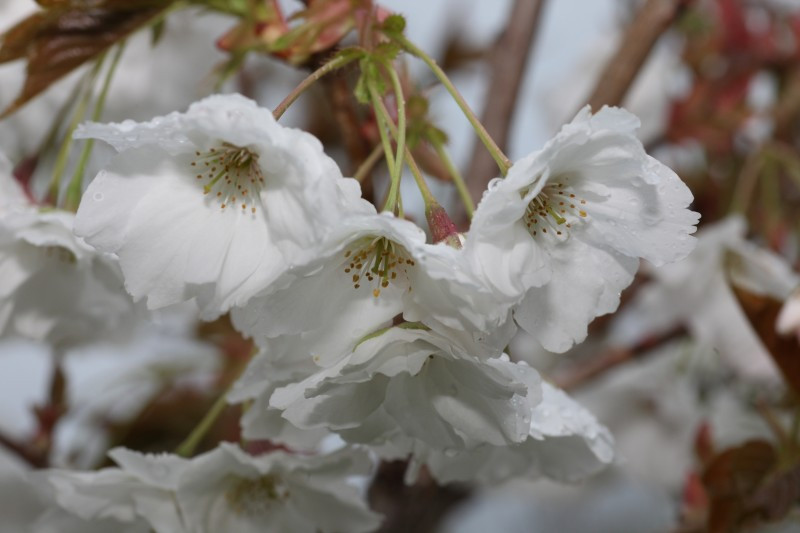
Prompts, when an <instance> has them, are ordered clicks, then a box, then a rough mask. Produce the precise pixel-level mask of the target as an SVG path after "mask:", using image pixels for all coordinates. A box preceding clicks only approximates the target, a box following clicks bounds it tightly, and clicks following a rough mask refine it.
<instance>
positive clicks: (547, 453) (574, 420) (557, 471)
mask: <svg viewBox="0 0 800 533" xmlns="http://www.w3.org/2000/svg"><path fill="white" fill-rule="evenodd" d="M531 407H532V411H531V412H532V414H531V423H530V431H529V434H528V437H527V438H526V439H525V440H524V441H522V442H521V443H518V444H511V445H508V446H493V445H488V444H482V445H478V446H476V447H475V448H472V449H467V450H464V451H459V452H452V451H451V452H449V453H448V452H439V451H430V452H429V453H428V454H427V456H425V457H424V462H425V464H426V465H427V467H428V469H429V470H430V472H431V474H433V476H434V477H436V479H437V480H439V481H440V482H444V483H447V482H452V481H465V482H466V481H477V482H481V483H496V482H501V481H506V480H508V479H510V478H514V477H520V478H527V479H535V478H539V477H547V478H550V479H554V480H557V481H577V480H580V479H584V478H586V477H588V476H590V475H592V474H595V473H597V472H599V471H600V470H602V469H604V468H606V467H607V466H608V465H609V464H611V462H612V461H613V459H614V439H613V437H612V436H611V433H610V432H609V431H608V429H606V428H605V427H603V426H602V425H601V424H600V423H599V422H598V421H597V419H596V418H595V417H594V415H592V414H591V413H590V412H589V411H587V410H586V409H584V408H583V407H582V406H581V405H580V404H578V403H577V402H576V401H574V400H573V399H571V398H570V397H569V396H567V394H566V393H565V392H564V391H562V390H560V389H557V388H556V387H553V386H552V385H550V384H549V383H546V382H545V383H542V398H541V401H540V402H538V403H532V405H531ZM416 460H417V461H420V458H419V457H417V458H416Z"/></svg>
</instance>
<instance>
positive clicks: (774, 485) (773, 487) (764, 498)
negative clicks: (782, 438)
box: [750, 465, 800, 522]
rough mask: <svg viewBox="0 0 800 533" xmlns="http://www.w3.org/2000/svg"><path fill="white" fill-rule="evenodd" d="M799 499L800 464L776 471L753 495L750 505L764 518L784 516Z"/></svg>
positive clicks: (775, 519)
mask: <svg viewBox="0 0 800 533" xmlns="http://www.w3.org/2000/svg"><path fill="white" fill-rule="evenodd" d="M798 501H800V465H796V466H794V467H792V468H790V469H788V470H784V471H781V472H778V473H776V474H775V475H773V476H772V477H770V479H769V480H768V481H767V482H766V483H764V485H763V486H762V487H761V489H760V490H759V491H758V492H757V493H756V494H755V495H754V496H753V498H752V499H751V501H750V506H751V508H752V509H753V510H754V511H758V512H759V514H761V515H762V516H763V518H764V519H765V520H768V521H770V522H776V521H778V520H781V519H782V518H784V517H785V516H786V515H787V514H788V513H789V511H790V510H791V509H792V507H793V506H794V505H795V504H796V503H797V502H798Z"/></svg>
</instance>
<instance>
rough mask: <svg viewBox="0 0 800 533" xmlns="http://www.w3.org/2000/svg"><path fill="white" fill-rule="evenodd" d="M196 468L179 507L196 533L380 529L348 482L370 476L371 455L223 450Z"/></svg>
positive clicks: (204, 457) (203, 459) (225, 446)
mask: <svg viewBox="0 0 800 533" xmlns="http://www.w3.org/2000/svg"><path fill="white" fill-rule="evenodd" d="M192 463H193V464H192V467H191V469H190V470H189V471H188V472H187V473H186V475H185V476H184V477H183V478H182V480H181V485H180V487H179V489H178V500H179V502H180V506H181V510H182V511H183V516H184V517H185V519H186V522H187V526H188V529H189V531H192V532H193V533H217V532H220V531H232V532H233V531H235V532H237V533H251V532H252V533H256V532H258V533H265V532H266V533H270V532H275V533H283V532H285V531H292V532H297V533H316V532H322V533H338V532H340V531H347V532H352V533H360V532H366V531H373V530H374V529H376V528H377V526H378V524H379V523H380V517H379V515H377V514H375V513H373V512H371V511H370V510H369V509H368V508H367V506H366V504H365V503H364V501H363V498H362V497H361V496H360V495H359V493H358V490H357V489H356V488H355V487H354V486H352V485H350V484H349V483H347V482H346V479H347V477H348V476H355V475H365V474H368V473H369V472H370V470H371V468H372V463H371V461H370V460H369V457H368V455H367V454H366V453H365V452H361V451H356V450H349V449H344V450H341V451H338V452H334V453H332V454H326V455H317V456H303V455H290V454H287V453H284V452H280V451H276V452H271V453H268V454H264V455H259V456H256V457H254V456H252V455H248V454H246V453H245V452H243V451H242V450H241V449H240V448H239V447H237V446H235V445H232V444H229V443H222V444H220V446H219V447H218V448H216V449H215V450H212V451H211V452H208V453H206V454H204V455H201V456H199V457H196V458H195V459H193V461H192Z"/></svg>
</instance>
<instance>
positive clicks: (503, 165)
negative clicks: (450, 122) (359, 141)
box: [392, 35, 511, 176]
mask: <svg viewBox="0 0 800 533" xmlns="http://www.w3.org/2000/svg"><path fill="white" fill-rule="evenodd" d="M392 38H393V39H394V40H395V41H397V42H398V44H400V45H401V46H402V47H403V48H405V49H406V50H407V51H408V52H409V53H411V54H412V55H415V56H417V57H418V58H419V59H421V60H422V61H423V62H425V64H426V65H428V68H430V69H431V71H432V72H433V74H434V75H435V76H436V77H437V78H438V79H439V81H440V82H442V85H444V86H445V88H446V89H447V90H448V92H449V93H450V96H452V97H453V100H455V101H456V104H458V107H460V108H461V111H462V113H464V116H466V117H467V120H468V121H469V123H470V124H471V125H472V128H473V129H474V130H475V133H477V134H478V138H480V140H481V142H482V143H483V145H484V146H486V149H487V150H489V153H490V154H491V155H492V158H493V159H494V160H495V162H496V163H497V166H498V167H499V168H500V173H501V174H502V175H503V176H505V175H506V174H507V173H508V169H509V168H511V160H509V159H508V157H506V155H505V154H504V153H503V151H502V150H501V149H500V147H499V146H497V143H495V142H494V139H492V137H491V135H489V132H488V131H486V128H485V127H483V124H481V122H480V120H478V117H477V116H476V115H475V113H474V112H473V111H472V109H470V107H469V105H468V104H467V101H466V100H464V97H463V96H461V93H459V92H458V89H456V87H455V85H453V82H451V81H450V78H448V77H447V74H445V72H444V71H443V70H442V69H441V67H440V66H439V65H438V64H437V63H436V60H435V59H433V58H432V57H431V56H429V55H428V54H426V53H425V52H424V51H422V50H421V49H419V48H417V46H416V45H414V43H412V42H411V41H409V40H408V39H406V38H405V36H403V35H394V36H392Z"/></svg>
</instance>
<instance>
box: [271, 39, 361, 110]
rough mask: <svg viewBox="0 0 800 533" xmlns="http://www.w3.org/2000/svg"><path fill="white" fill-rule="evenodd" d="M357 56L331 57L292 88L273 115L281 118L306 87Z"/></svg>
mask: <svg viewBox="0 0 800 533" xmlns="http://www.w3.org/2000/svg"><path fill="white" fill-rule="evenodd" d="M356 58H357V56H356V55H355V54H349V55H338V56H336V57H334V58H333V59H331V60H330V61H328V62H327V63H325V64H324V65H322V66H321V67H319V68H318V69H317V70H315V71H314V72H312V73H311V74H309V75H308V77H306V79H304V80H303V81H301V82H300V84H299V85H298V86H297V87H295V88H294V89H292V92H290V93H289V94H288V95H287V96H286V98H284V99H283V100H282V101H281V103H280V104H278V107H276V108H275V110H274V111H273V112H272V115H273V116H274V117H275V120H279V119H280V118H281V117H282V116H283V114H284V113H285V112H286V110H287V109H289V106H290V105H292V104H293V103H294V102H295V100H297V99H298V98H299V97H300V95H301V94H303V93H304V92H305V91H306V89H308V88H309V87H311V86H312V85H314V83H316V82H317V81H319V80H320V78H322V77H323V76H325V75H326V74H328V73H330V72H333V71H334V70H336V69H338V68H341V67H343V66H345V65H347V64H348V63H350V62H351V61H353V60H355V59H356Z"/></svg>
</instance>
